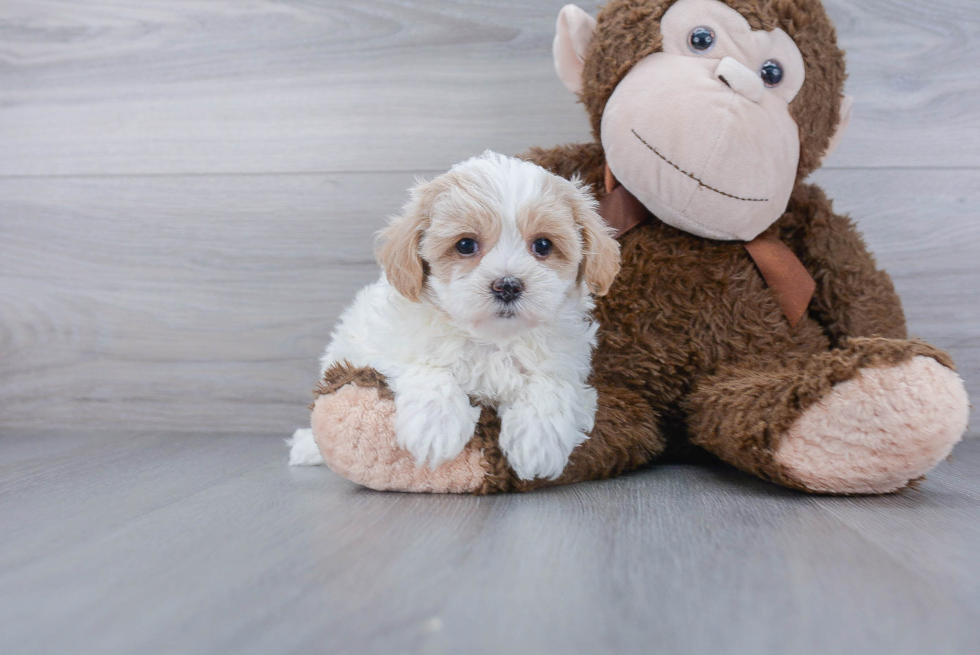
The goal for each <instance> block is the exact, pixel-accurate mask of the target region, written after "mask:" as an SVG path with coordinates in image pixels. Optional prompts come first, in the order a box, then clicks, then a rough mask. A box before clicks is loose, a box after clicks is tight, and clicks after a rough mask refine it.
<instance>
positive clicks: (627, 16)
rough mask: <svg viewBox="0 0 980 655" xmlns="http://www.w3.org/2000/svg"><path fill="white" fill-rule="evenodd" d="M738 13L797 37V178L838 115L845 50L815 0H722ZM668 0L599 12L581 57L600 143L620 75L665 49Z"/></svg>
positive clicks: (631, 0) (618, 0)
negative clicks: (800, 64) (802, 75)
mask: <svg viewBox="0 0 980 655" xmlns="http://www.w3.org/2000/svg"><path fill="white" fill-rule="evenodd" d="M721 1H722V2H724V3H725V4H727V5H729V6H730V7H732V8H733V9H735V10H736V11H737V12H738V13H740V14H741V15H742V16H743V17H744V18H745V19H746V20H747V21H748V22H749V25H750V26H751V27H752V29H754V30H767V31H768V30H772V29H775V28H780V29H782V30H783V31H785V32H786V33H787V34H789V36H790V37H791V38H792V39H793V41H794V42H795V43H796V47H797V48H799V50H800V53H801V54H802V55H803V61H804V65H805V68H806V83H805V84H804V86H803V88H802V89H801V90H800V92H799V94H797V96H796V98H795V99H794V100H793V102H792V103H790V113H791V114H792V116H793V119H794V120H795V121H796V124H797V126H799V129H800V135H801V137H803V144H802V148H801V152H800V163H799V171H798V177H799V179H804V178H806V176H807V175H809V174H810V173H812V172H813V171H814V170H816V169H817V168H818V167H819V166H820V162H821V160H822V158H823V154H824V152H826V151H827V148H828V146H829V145H830V140H831V138H832V137H833V136H834V133H835V132H836V129H837V125H838V123H839V122H840V108H841V101H842V100H843V91H844V81H845V80H846V78H847V75H846V73H845V71H844V53H843V52H842V51H841V50H840V49H839V48H838V47H837V33H836V31H835V30H834V26H833V24H832V23H831V22H830V19H829V18H828V17H827V13H826V11H825V10H824V8H823V5H822V4H821V3H820V1H819V0H721ZM672 4H674V2H673V0H610V2H608V3H607V4H606V5H605V6H604V7H603V8H602V10H601V11H600V12H599V16H598V26H597V28H596V34H595V36H594V37H593V40H592V47H591V49H590V51H589V54H588V56H587V57H586V60H585V67H584V73H583V76H584V79H583V85H582V93H581V100H582V102H583V103H584V104H585V107H586V109H587V110H588V112H589V116H590V117H591V119H592V133H593V136H594V137H595V140H596V142H601V123H602V113H603V110H604V109H605V106H606V101H608V100H609V97H610V96H611V95H612V93H613V91H614V90H615V89H616V86H617V85H618V84H619V82H620V81H621V80H622V79H623V78H624V77H625V76H626V74H627V73H628V72H629V71H630V69H632V68H633V66H634V65H635V64H636V63H637V62H639V61H640V60H641V59H643V58H644V57H646V56H648V55H651V54H653V53H655V52H661V51H662V45H663V44H662V39H661V36H660V27H659V25H660V19H661V18H662V17H663V15H664V13H665V12H666V11H667V10H668V9H669V8H670V6H671V5H672Z"/></svg>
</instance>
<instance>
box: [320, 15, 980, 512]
mask: <svg viewBox="0 0 980 655" xmlns="http://www.w3.org/2000/svg"><path fill="white" fill-rule="evenodd" d="M554 56H555V64H556V67H557V70H558V74H559V77H560V78H561V80H562V81H563V82H564V84H565V85H566V86H567V87H568V88H569V89H570V90H572V91H574V92H576V93H577V94H578V96H579V98H580V100H581V102H582V103H583V104H584V105H585V107H586V109H587V110H588V112H589V116H590V118H591V121H592V130H593V135H594V137H595V142H594V143H589V144H581V145H568V146H561V147H557V148H553V149H550V150H545V149H540V148H535V149H532V150H531V151H530V152H529V153H527V154H526V155H525V158H527V159H529V160H531V161H533V162H535V163H537V164H540V165H541V166H544V167H545V168H547V169H549V170H551V171H553V172H555V173H557V174H559V175H562V176H565V177H572V176H576V175H577V176H580V177H581V178H583V179H584V180H586V181H587V182H589V183H590V184H591V185H592V186H593V188H594V190H595V193H596V195H597V197H599V198H600V200H601V202H602V213H603V217H604V218H606V220H607V221H608V222H609V223H610V224H612V225H613V226H614V227H616V228H617V229H618V230H619V232H620V236H619V241H620V245H621V251H622V269H621V272H620V274H619V276H618V277H617V279H616V281H615V283H614V284H613V286H612V288H611V290H610V292H609V293H608V295H606V296H604V297H602V298H598V299H597V307H596V311H595V317H596V319H597V320H598V321H599V323H600V325H601V327H600V331H599V345H598V348H597V349H596V351H595V354H594V357H593V375H592V378H591V382H592V384H593V385H594V386H595V387H596V389H597V390H598V393H599V409H598V412H597V415H596V421H595V428H594V429H593V431H592V433H591V435H590V437H589V439H588V440H586V441H585V442H584V443H582V444H581V445H580V446H578V447H577V448H576V450H575V451H574V452H573V453H572V455H571V458H570V460H569V463H568V465H567V466H566V468H565V470H564V473H563V474H562V475H561V477H559V478H558V479H557V480H521V479H519V478H518V477H517V476H516V475H515V474H514V472H513V471H512V470H511V469H510V467H508V465H507V462H506V459H505V458H504V456H503V454H502V453H501V451H500V449H499V447H498V446H497V442H496V438H497V433H498V431H499V420H498V419H497V417H496V415H495V413H494V412H493V411H492V410H491V409H484V410H483V415H482V417H481V420H480V423H479V425H478V427H477V432H476V434H475V436H474V438H473V440H472V441H471V442H470V443H469V445H468V446H467V448H466V449H465V450H464V452H463V453H462V454H461V455H459V456H458V457H457V458H456V459H454V460H452V461H449V462H446V463H444V464H442V465H440V466H439V467H437V468H435V469H434V470H432V469H429V468H425V467H417V466H416V465H415V462H414V460H413V459H412V457H411V456H410V455H409V454H408V453H407V452H405V451H402V450H400V449H399V448H398V447H397V446H396V445H395V438H394V434H393V413H394V403H393V402H392V395H391V392H390V391H389V390H388V389H387V387H386V385H385V382H384V379H383V377H382V376H380V375H379V374H378V373H377V372H375V371H373V370H370V369H353V368H350V367H343V366H335V367H333V368H331V369H330V370H328V371H327V373H326V376H325V379H324V380H323V382H322V383H321V384H320V386H319V388H318V389H317V392H316V393H317V400H316V402H315V404H314V409H313V417H312V425H313V434H314V438H315V440H316V443H317V445H318V447H319V449H320V453H321V454H322V456H323V459H324V461H325V462H326V463H327V464H328V465H329V466H330V467H331V468H333V469H334V470H335V471H336V472H337V473H339V474H340V475H343V476H344V477H347V478H348V479H350V480H353V481H354V482H357V483H359V484H362V485H365V486H368V487H371V488H374V489H392V490H404V491H430V492H474V493H489V492H499V491H524V490H529V489H533V488H537V487H541V486H545V485H555V484H568V483H572V482H578V481H582V480H589V479H597V478H606V477H611V476H614V475H617V474H619V473H622V472H624V471H628V470H630V469H635V468H637V467H640V466H643V465H645V464H648V463H651V462H655V461H657V460H661V459H665V458H666V457H667V456H669V455H671V454H673V453H683V452H691V451H702V452H703V451H707V452H709V453H711V454H713V455H714V456H716V457H718V458H720V459H722V460H724V461H726V462H728V463H730V464H732V465H734V466H736V467H738V468H740V469H742V470H743V471H746V472H748V473H752V474H754V475H757V476H759V477H761V478H764V479H767V480H771V481H773V482H775V483H777V484H781V485H784V486H787V487H792V488H795V489H800V490H804V491H810V492H818V493H835V494H864V493H887V492H891V491H895V490H898V489H901V488H903V487H905V486H907V485H908V484H909V483H910V482H912V481H914V480H916V479H918V478H920V477H921V476H923V475H924V474H925V473H926V472H927V471H928V470H929V469H931V468H932V467H933V466H935V465H936V463H938V462H939V461H940V460H942V459H943V458H945V457H946V456H947V455H948V454H949V452H950V450H951V449H952V447H953V446H954V445H955V443H956V442H957V441H959V439H960V438H961V437H962V435H963V433H964V431H965V430H966V423H967V418H968V413H969V402H968V399H967V395H966V391H965V389H964V386H963V383H962V381H961V380H960V378H959V377H958V376H957V375H956V374H955V373H954V372H953V364H952V362H951V360H950V358H949V356H948V355H946V354H945V353H943V352H942V351H940V350H937V349H936V348H933V347H931V346H929V345H928V344H925V343H923V342H921V341H915V340H909V339H908V338H907V334H906V328H905V320H904V316H903V313H902V308H901V304H900V301H899V299H898V297H897V295H896V293H895V290H894V287H893V285H892V282H891V280H890V278H889V277H888V275H887V274H886V273H884V272H882V271H880V270H878V269H877V268H876V266H875V262H874V259H873V258H872V257H871V255H870V254H869V253H868V251H867V249H866V247H865V245H864V242H863V241H862V239H861V237H860V235H859V234H858V233H857V231H856V230H855V227H854V225H853V223H852V222H851V221H850V220H849V219H847V218H844V217H841V216H838V215H836V214H834V213H833V210H832V207H831V203H830V201H829V200H828V199H827V198H826V196H825V195H824V193H823V192H822V191H821V190H820V189H819V188H817V187H815V186H812V185H809V184H806V183H805V182H804V179H805V178H806V177H807V176H808V175H809V174H810V173H811V172H813V171H814V170H815V169H817V168H818V167H819V166H820V163H821V161H822V160H823V159H824V158H825V157H826V156H827V155H828V154H829V153H830V152H831V151H832V150H833V148H834V147H835V146H836V144H837V142H838V140H839V139H840V136H841V134H842V133H843V131H844V128H845V127H846V124H847V121H848V118H849V114H850V102H849V99H847V98H846V97H845V96H844V95H843V85H844V79H845V72H844V58H843V53H842V52H841V51H840V50H839V49H838V48H837V45H836V35H835V32H834V28H833V26H832V24H831V23H830V20H829V19H828V17H827V15H826V13H825V11H824V8H823V6H822V5H821V4H820V2H819V0H676V1H675V0H611V1H610V2H609V3H608V4H607V5H606V6H605V7H604V8H603V9H602V10H601V11H600V13H599V16H598V20H596V19H593V18H592V17H591V16H589V15H588V14H586V13H585V12H584V11H582V10H581V9H578V8H577V7H575V6H573V5H569V6H566V7H565V8H564V9H563V10H562V12H561V15H560V16H559V19H558V33H557V35H556V37H555V46H554Z"/></svg>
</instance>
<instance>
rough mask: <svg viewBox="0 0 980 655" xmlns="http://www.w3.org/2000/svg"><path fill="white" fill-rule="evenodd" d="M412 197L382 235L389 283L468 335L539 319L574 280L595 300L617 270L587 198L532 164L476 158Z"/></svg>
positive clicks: (613, 247)
mask: <svg viewBox="0 0 980 655" xmlns="http://www.w3.org/2000/svg"><path fill="white" fill-rule="evenodd" d="M412 196H413V197H412V201H411V202H410V203H409V204H408V206H407V207H406V212H405V213H404V215H402V216H401V217H398V218H396V219H395V220H394V221H392V223H391V224H390V225H389V227H388V228H387V229H386V230H385V231H384V232H383V233H382V238H383V243H382V245H381V247H380V249H379V259H380V260H381V264H382V266H383V267H384V269H385V273H386V275H387V277H388V280H389V282H391V284H392V285H393V286H394V287H395V288H396V289H397V290H398V291H399V292H400V293H401V294H402V295H404V296H405V297H407V298H409V299H411V300H422V299H423V298H425V299H428V300H430V301H432V302H433V303H434V304H435V305H437V306H438V307H439V308H440V309H441V310H442V311H443V312H445V313H446V314H448V316H449V317H450V318H451V320H452V321H453V322H454V323H456V324H457V325H459V326H461V327H464V328H466V329H468V330H470V331H471V332H473V333H474V334H475V335H476V336H480V337H484V338H490V339H492V338H494V337H507V336H510V335H513V334H515V333H517V332H519V331H521V330H523V329H526V328H528V327H533V326H535V325H540V324H542V323H545V322H547V321H549V320H550V319H552V318H553V317H554V316H555V314H556V312H557V311H558V310H559V308H560V307H561V306H562V304H564V303H565V302H568V301H569V300H570V299H572V298H576V299H577V298H578V297H580V295H581V294H582V293H584V290H583V289H582V283H583V282H584V283H585V284H586V285H587V287H588V289H589V290H591V291H592V292H593V293H597V294H600V295H601V294H604V293H605V292H606V291H607V290H608V289H609V286H610V285H611V284H612V281H613V278H614V277H615V275H616V273H617V272H618V270H619V246H618V244H617V243H616V241H615V240H614V239H612V238H611V237H610V236H609V233H608V230H607V228H606V226H605V224H604V223H603V222H602V220H601V219H600V218H599V217H598V215H597V214H596V212H595V201H594V200H593V199H592V198H591V196H590V195H589V194H588V193H587V192H586V191H585V190H584V189H582V188H581V187H580V186H578V185H576V184H573V183H571V182H568V181H567V180H564V179H562V178H559V177H557V176H554V175H551V174H550V173H548V172H547V171H545V170H544V169H542V168H540V167H538V166H535V165H533V164H530V163H527V162H523V161H519V160H516V159H510V158H506V157H502V156H500V155H493V154H485V155H483V156H481V157H477V158H474V159H471V160H468V161H466V162H463V163H462V164H459V165H457V166H456V167H454V168H453V169H452V170H451V171H449V172H448V173H446V174H445V175H442V176H440V177H438V178H436V179H435V180H433V181H432V182H428V183H422V184H420V185H418V186H417V187H416V188H415V189H414V190H413V192H412Z"/></svg>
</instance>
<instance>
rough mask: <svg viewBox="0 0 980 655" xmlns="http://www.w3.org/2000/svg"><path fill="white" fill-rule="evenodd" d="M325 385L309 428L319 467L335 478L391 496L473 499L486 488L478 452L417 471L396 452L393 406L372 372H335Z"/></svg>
mask: <svg viewBox="0 0 980 655" xmlns="http://www.w3.org/2000/svg"><path fill="white" fill-rule="evenodd" d="M327 379H328V380H329V381H328V382H327V384H326V385H321V387H320V388H321V389H331V391H329V392H328V393H327V394H325V395H320V396H319V397H318V398H317V399H316V401H315V402H314V404H313V414H312V417H311V425H312V428H313V436H314V439H315V440H316V444H317V446H318V447H319V449H320V453H321V454H322V455H323V460H324V462H325V463H326V464H327V465H328V466H330V468H331V469H333V470H334V471H335V472H336V473H337V474H339V475H341V476H343V477H345V478H347V479H349V480H352V481H354V482H356V483H358V484H360V485H363V486H365V487H369V488H371V489H378V490H390V491H414V492H429V493H433V492H438V493H473V492H477V491H480V490H481V489H482V488H483V486H484V485H485V484H486V477H487V476H486V470H487V464H486V463H485V462H484V461H483V458H482V454H481V453H480V451H479V450H478V449H474V448H468V449H467V450H465V451H463V452H462V453H461V454H460V455H459V456H457V457H456V458H455V459H452V460H450V461H448V462H444V463H443V464H441V465H440V466H438V467H437V468H435V469H430V468H428V467H416V466H415V461H414V460H413V458H412V456H411V455H410V454H409V453H408V451H405V450H402V449H400V448H398V447H397V446H395V444H394V439H393V435H394V416H395V403H394V400H393V398H392V396H391V392H390V391H389V390H388V388H387V387H386V386H385V385H384V381H383V380H382V379H381V378H380V376H379V375H378V374H377V373H376V372H374V371H371V370H368V369H353V368H351V367H343V366H338V367H335V370H332V371H328V373H327ZM342 380H348V381H347V382H346V383H342ZM338 384H340V386H339V387H337V386H336V385H338Z"/></svg>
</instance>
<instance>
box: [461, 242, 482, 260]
mask: <svg viewBox="0 0 980 655" xmlns="http://www.w3.org/2000/svg"><path fill="white" fill-rule="evenodd" d="M479 249H480V244H478V243H477V242H476V241H475V240H473V239H460V240H459V241H457V242H456V252H458V253H459V254H461V255H462V256H464V257H467V256H469V255H473V254H475V253H476V251H477V250H479Z"/></svg>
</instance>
